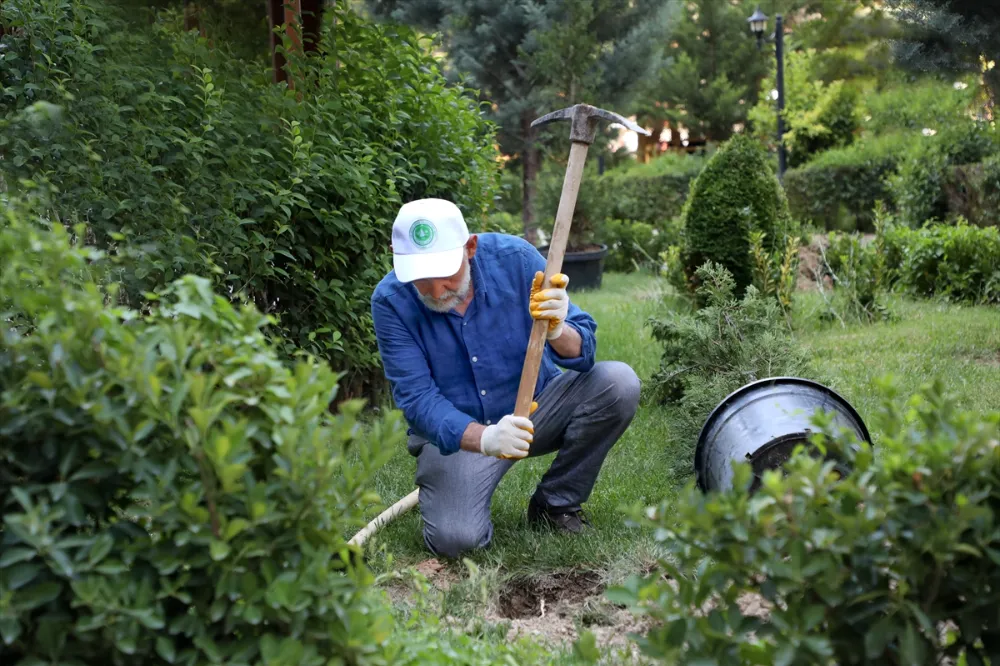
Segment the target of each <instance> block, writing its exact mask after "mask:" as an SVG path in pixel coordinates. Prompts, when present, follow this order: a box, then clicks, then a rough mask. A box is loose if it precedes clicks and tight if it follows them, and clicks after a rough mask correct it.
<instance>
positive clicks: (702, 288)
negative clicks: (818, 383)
mask: <svg viewBox="0 0 1000 666" xmlns="http://www.w3.org/2000/svg"><path fill="white" fill-rule="evenodd" d="M696 278H697V281H698V283H699V287H698V292H699V296H700V297H701V299H702V300H703V301H704V302H705V304H706V305H705V307H703V308H700V309H697V310H695V311H694V312H693V313H686V312H675V311H671V312H668V313H667V314H666V315H665V316H663V317H661V318H654V319H651V320H650V321H649V322H648V324H649V326H650V328H651V332H652V336H653V338H654V339H655V340H657V341H658V342H660V343H661V344H662V345H663V356H662V359H661V362H660V368H659V370H657V372H656V373H655V374H654V375H653V377H652V378H650V380H649V382H648V384H647V388H646V389H645V391H646V396H647V398H648V399H650V400H652V401H655V402H658V403H663V404H674V405H676V406H677V407H678V408H679V413H678V415H677V418H675V419H673V426H674V427H673V429H672V430H671V437H672V438H673V439H674V440H675V441H678V442H680V443H681V450H682V451H683V452H684V454H683V455H681V456H679V458H678V460H677V461H676V462H675V468H674V469H675V471H678V472H680V473H683V474H689V473H691V472H692V471H693V467H692V466H691V462H692V460H693V459H694V456H693V454H694V447H695V444H696V440H697V437H698V433H699V431H700V430H701V427H702V425H703V424H704V423H705V419H706V418H708V415H709V413H710V412H711V411H712V410H713V409H714V408H715V406H716V405H718V403H719V402H720V401H721V400H722V399H723V398H725V397H726V396H727V395H729V394H730V393H731V392H733V391H735V390H736V389H738V388H740V387H741V386H743V385H745V384H747V383H749V382H752V381H754V380H757V379H764V378H765V377H772V376H776V375H801V374H803V373H805V372H807V371H808V364H807V361H806V358H805V356H804V355H803V354H802V353H801V351H800V350H799V349H798V348H797V347H796V346H795V344H794V342H793V340H792V339H791V336H790V335H789V333H788V328H787V324H786V321H785V319H784V317H783V315H782V311H781V308H780V306H779V304H778V301H777V300H776V299H775V298H773V297H767V296H763V295H761V294H760V293H759V292H758V291H757V288H756V287H754V286H753V285H751V286H750V287H748V288H747V290H746V292H745V293H744V295H743V296H742V298H737V296H736V295H735V293H736V291H735V290H736V283H735V281H734V280H733V278H732V276H731V275H730V274H729V273H728V271H726V270H725V269H724V268H723V267H722V266H719V265H718V264H711V263H707V264H705V265H704V266H701V267H699V269H698V271H697V274H696Z"/></svg>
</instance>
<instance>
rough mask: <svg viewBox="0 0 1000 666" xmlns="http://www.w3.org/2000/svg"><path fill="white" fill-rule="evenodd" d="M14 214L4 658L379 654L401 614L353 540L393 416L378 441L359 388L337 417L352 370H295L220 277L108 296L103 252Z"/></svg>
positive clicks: (7, 237) (2, 358)
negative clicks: (133, 302) (362, 422)
mask: <svg viewBox="0 0 1000 666" xmlns="http://www.w3.org/2000/svg"><path fill="white" fill-rule="evenodd" d="M6 218H7V219H6V223H5V224H3V225H2V226H0V311H2V312H4V316H3V317H2V318H0V334H2V339H3V347H2V351H0V387H2V392H0V512H2V513H3V516H4V522H3V526H2V528H0V599H3V603H2V604H0V634H2V637H3V642H2V644H0V661H2V662H3V663H5V664H7V663H9V664H17V663H20V664H31V663H43V662H44V663H77V664H108V663H115V664H123V663H139V662H154V661H159V660H162V661H164V662H167V663H182V664H207V663H210V662H215V661H227V662H231V663H272V664H300V663H302V664H305V663H313V664H315V663H327V661H328V659H330V658H331V657H333V656H334V655H337V656H339V657H340V658H341V659H343V660H344V662H346V663H368V662H369V660H371V659H374V658H375V657H377V655H378V653H379V651H380V650H381V649H382V648H383V647H384V644H385V643H386V641H387V640H388V639H389V637H390V635H391V631H392V625H391V617H390V616H389V615H388V614H387V612H386V611H385V610H384V609H382V608H381V607H380V606H379V605H377V604H375V603H374V602H373V600H372V599H369V595H368V592H367V587H368V585H369V583H370V581H371V577H370V574H369V573H368V572H367V570H366V569H365V568H364V566H363V565H355V564H352V558H350V557H349V554H348V550H347V548H346V538H347V537H348V536H350V532H353V530H355V529H356V528H357V527H358V526H360V525H362V524H363V522H362V513H361V512H362V510H363V509H364V508H365V506H366V505H368V504H370V503H372V502H373V501H375V500H377V497H375V496H373V495H372V494H371V493H369V492H368V490H367V487H368V481H369V478H370V476H371V474H372V473H373V471H374V470H375V469H376V468H377V467H378V466H379V465H380V464H381V463H382V462H383V461H384V460H385V459H386V457H387V456H388V455H391V452H392V450H393V449H394V448H395V447H397V446H399V445H400V444H401V442H402V439H403V437H404V434H403V428H402V427H401V423H400V421H399V419H398V418H397V417H396V416H395V415H394V416H390V417H388V418H386V419H383V420H379V421H376V422H375V423H373V424H372V425H371V427H370V428H368V429H366V431H364V432H365V433H366V434H364V435H362V434H361V432H362V431H360V430H359V428H358V423H357V421H356V417H357V414H358V411H359V409H360V404H359V403H358V402H357V401H349V402H344V403H342V404H341V405H340V408H339V411H338V412H337V413H331V411H330V409H329V405H330V403H331V400H332V399H333V398H334V396H335V395H336V392H337V379H338V378H337V375H336V374H335V373H334V372H333V371H332V370H330V369H329V367H328V366H327V365H326V364H324V363H319V362H317V361H315V360H313V359H309V358H305V359H301V360H299V361H297V362H296V363H295V364H294V365H293V366H289V365H285V364H283V363H282V362H281V360H280V358H279V356H278V354H277V352H276V349H275V347H274V345H272V344H270V343H269V342H268V340H267V339H266V338H265V336H264V334H263V332H262V328H263V327H264V326H265V325H266V324H268V323H269V321H270V320H269V318H268V317H266V316H264V315H262V314H261V313H260V312H259V311H258V310H257V309H256V308H255V307H253V306H252V305H242V306H240V307H238V308H236V307H233V306H232V305H231V304H230V303H229V302H228V300H227V299H225V298H223V297H221V296H219V295H216V294H215V293H213V291H212V289H211V285H210V283H209V282H208V280H206V279H204V278H200V277H195V276H184V277H181V278H179V279H177V280H175V281H174V282H173V283H171V284H170V285H167V286H166V287H165V288H164V289H163V290H161V292H160V293H159V294H158V295H157V297H156V299H155V301H156V303H157V304H156V306H155V307H153V308H152V310H151V312H150V313H149V314H147V315H142V314H140V313H139V312H137V311H135V310H132V309H128V308H121V307H111V306H110V305H108V306H106V303H112V304H113V303H114V299H115V293H114V289H113V288H102V287H101V286H100V285H99V284H98V283H96V282H95V281H94V277H93V276H95V275H102V274H107V273H108V272H112V271H113V270H114V268H115V267H114V266H111V265H107V264H106V263H105V262H106V259H105V258H104V257H102V255H101V253H100V252H98V251H97V250H95V249H94V248H92V247H72V246H71V244H70V243H71V239H70V238H69V237H68V234H67V232H66V231H65V230H64V228H63V227H62V225H61V224H59V223H53V224H51V225H44V224H29V223H27V222H24V221H22V220H20V219H19V217H17V216H15V215H14V214H13V213H12V212H10V211H8V212H7V213H6ZM45 226H49V228H48V229H46V228H45ZM83 232H84V230H83V228H82V227H79V228H77V229H76V234H77V235H78V236H79V235H82V234H83ZM348 452H350V457H348ZM349 461H350V462H349ZM377 661H378V660H377V659H375V662H372V663H376V662H377Z"/></svg>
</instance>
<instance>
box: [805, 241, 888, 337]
mask: <svg viewBox="0 0 1000 666" xmlns="http://www.w3.org/2000/svg"><path fill="white" fill-rule="evenodd" d="M829 240H830V246H829V248H828V249H827V250H825V251H824V263H825V266H824V269H823V273H824V274H825V275H828V276H829V277H830V279H831V281H832V282H833V285H834V295H833V301H832V302H830V301H828V302H827V306H828V307H827V310H826V311H825V312H824V313H823V314H822V318H823V319H825V320H833V319H836V320H838V321H839V322H840V323H841V325H846V324H847V322H848V321H850V322H861V323H866V324H868V323H872V322H875V321H884V320H888V319H891V318H892V313H891V311H890V309H889V306H888V304H887V302H886V295H887V294H888V288H887V287H888V283H889V277H888V268H887V266H886V252H885V236H884V235H883V234H882V233H878V234H876V237H875V241H874V243H873V245H872V246H871V247H867V246H866V245H865V243H864V241H863V239H862V238H860V237H859V236H858V235H857V234H842V235H839V236H836V235H834V234H830V238H829Z"/></svg>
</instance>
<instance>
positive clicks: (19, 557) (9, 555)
mask: <svg viewBox="0 0 1000 666" xmlns="http://www.w3.org/2000/svg"><path fill="white" fill-rule="evenodd" d="M36 553H37V551H36V550H35V549H34V548H24V547H22V546H17V547H14V548H8V549H7V550H6V551H4V553H3V555H0V569H4V568H6V567H9V566H10V565H12V564H17V563H18V562H26V561H27V560H30V559H32V558H33V557H35V555H36Z"/></svg>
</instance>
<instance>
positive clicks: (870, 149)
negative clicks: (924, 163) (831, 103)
mask: <svg viewBox="0 0 1000 666" xmlns="http://www.w3.org/2000/svg"><path fill="white" fill-rule="evenodd" d="M912 140H913V139H912V138H911V137H910V136H907V135H902V134H896V135H888V136H885V137H881V138H879V139H876V140H873V141H867V142H858V143H855V144H853V145H851V146H849V147H847V148H841V149H838V150H831V151H828V152H826V153H823V154H821V155H820V156H819V157H818V158H817V159H815V160H813V161H812V162H809V163H808V164H806V165H804V166H802V167H799V168H797V169H790V170H789V171H787V172H786V173H785V179H784V186H785V191H786V193H787V195H788V205H789V208H790V209H791V212H792V215H793V216H794V217H795V218H796V219H798V220H801V221H803V222H809V223H812V224H814V225H817V226H819V227H821V228H825V229H827V230H830V231H833V230H840V231H855V230H857V231H863V232H868V231H873V230H874V222H875V212H874V211H875V204H876V202H878V201H883V202H884V203H885V204H886V205H888V206H890V207H891V206H893V205H894V202H895V199H894V195H893V192H892V189H891V187H890V185H889V183H888V182H887V179H888V177H889V176H891V175H893V174H895V173H896V172H897V171H898V169H899V165H900V162H901V161H902V160H903V158H904V156H905V155H906V151H907V150H908V148H909V146H910V143H911V141H912Z"/></svg>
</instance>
